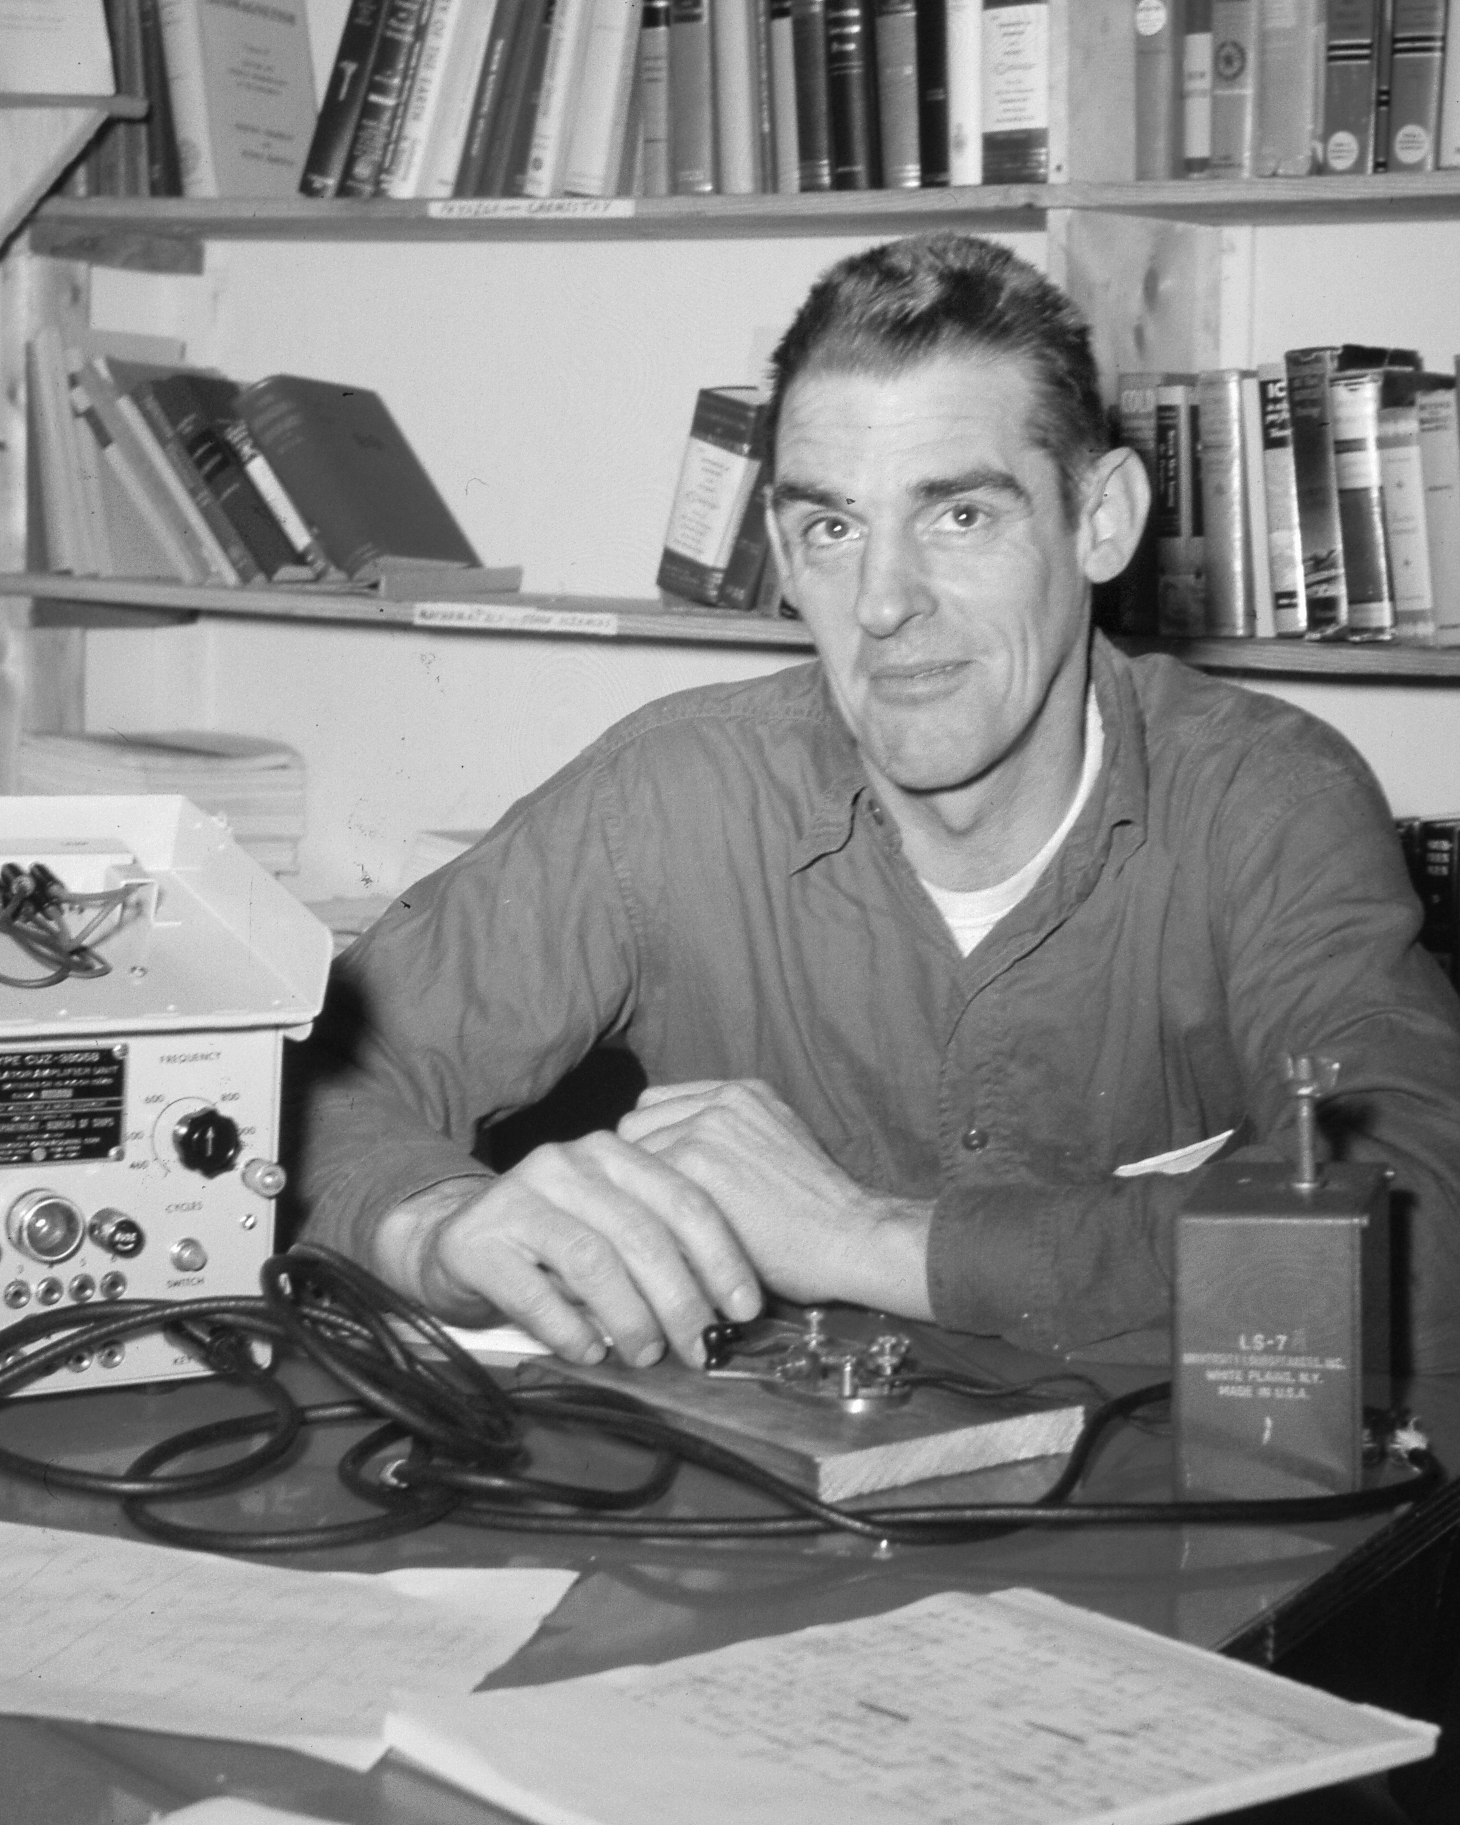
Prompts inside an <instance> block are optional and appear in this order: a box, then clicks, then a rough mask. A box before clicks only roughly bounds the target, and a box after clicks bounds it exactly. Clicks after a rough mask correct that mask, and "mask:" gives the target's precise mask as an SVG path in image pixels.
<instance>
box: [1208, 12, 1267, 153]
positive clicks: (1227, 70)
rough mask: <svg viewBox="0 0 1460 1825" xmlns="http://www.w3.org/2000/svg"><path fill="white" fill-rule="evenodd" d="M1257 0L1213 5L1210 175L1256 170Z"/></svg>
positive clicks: (1258, 42)
mask: <svg viewBox="0 0 1460 1825" xmlns="http://www.w3.org/2000/svg"><path fill="white" fill-rule="evenodd" d="M1260 50H1261V38H1260V34H1259V32H1258V24H1257V0H1214V3H1213V6H1212V167H1211V169H1212V176H1213V177H1251V176H1252V175H1253V172H1254V171H1255V170H1256V168H1257V162H1256V161H1257V60H1258V56H1259V53H1260Z"/></svg>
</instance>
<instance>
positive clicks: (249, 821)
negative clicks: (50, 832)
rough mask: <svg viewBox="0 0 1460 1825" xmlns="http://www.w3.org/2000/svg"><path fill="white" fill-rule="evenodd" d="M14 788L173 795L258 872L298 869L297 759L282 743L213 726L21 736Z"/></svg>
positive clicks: (300, 772) (300, 778)
mask: <svg viewBox="0 0 1460 1825" xmlns="http://www.w3.org/2000/svg"><path fill="white" fill-rule="evenodd" d="M20 790H21V791H22V792H33V793H40V794H45V795H56V796H59V797H71V796H73V795H80V796H90V795H92V794H98V793H99V794H105V795H112V794H119V795H122V796H130V795H133V794H139V793H153V792H163V793H180V794H181V795H182V797H184V798H187V799H191V800H192V802H193V803H194V804H195V805H198V806H200V807H201V808H202V809H203V810H204V811H211V812H212V813H213V814H214V815H215V816H217V817H221V818H224V819H226V820H227V823H228V827H229V829H230V830H231V831H232V832H233V835H234V837H235V838H236V839H237V841H238V843H239V845H240V847H241V848H244V849H246V850H247V851H248V852H249V854H250V855H251V856H252V857H253V858H254V860H255V861H256V862H259V863H261V864H262V866H263V867H265V868H268V869H270V870H272V872H273V873H274V874H295V873H297V872H298V868H299V843H300V839H301V838H302V837H303V835H304V762H303V760H302V759H301V758H300V756H299V755H298V754H296V753H295V752H294V750H293V749H292V748H287V747H285V746H284V744H283V743H282V742H277V741H266V740H263V739H261V738H259V737H257V736H252V735H229V734H225V733H223V732H221V731H220V730H216V729H205V730H196V731H195V730H181V731H171V730H169V731H166V732H164V733H160V734H153V733H145V734H142V733H138V734H113V735H24V736H22V737H21V744H20Z"/></svg>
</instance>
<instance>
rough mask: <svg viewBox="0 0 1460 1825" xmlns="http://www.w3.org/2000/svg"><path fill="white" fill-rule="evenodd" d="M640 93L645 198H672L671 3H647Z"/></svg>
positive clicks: (657, 0) (649, 0) (648, 0)
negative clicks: (642, 119) (670, 121)
mask: <svg viewBox="0 0 1460 1825" xmlns="http://www.w3.org/2000/svg"><path fill="white" fill-rule="evenodd" d="M771 29H772V31H774V29H775V27H774V25H772V28H771ZM639 94H640V96H641V97H642V103H643V110H644V195H645V196H669V195H670V194H671V192H672V185H671V183H670V175H671V174H670V168H669V0H644V16H643V24H642V26H641V28H640V32H639Z"/></svg>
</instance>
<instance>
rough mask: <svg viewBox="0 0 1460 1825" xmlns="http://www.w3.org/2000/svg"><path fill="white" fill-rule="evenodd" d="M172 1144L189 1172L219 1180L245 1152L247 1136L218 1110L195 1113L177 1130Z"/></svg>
mask: <svg viewBox="0 0 1460 1825" xmlns="http://www.w3.org/2000/svg"><path fill="white" fill-rule="evenodd" d="M172 1144H173V1146H174V1147H175V1148H176V1149H177V1157H178V1158H179V1159H180V1160H181V1161H182V1163H183V1165H184V1166H186V1167H187V1169H188V1171H189V1172H200V1173H202V1175H203V1177H204V1178H205V1179H216V1178H217V1177H218V1176H219V1175H220V1174H221V1173H225V1172H227V1171H228V1169H229V1167H230V1166H231V1165H232V1164H233V1163H234V1161H235V1160H236V1159H237V1158H238V1156H239V1154H240V1153H241V1152H242V1151H243V1136H242V1135H241V1134H240V1133H239V1132H238V1123H237V1122H235V1121H232V1120H230V1118H229V1117H228V1116H226V1115H223V1114H221V1113H220V1112H219V1111H218V1110H217V1109H195V1110H194V1111H193V1113H192V1114H191V1115H185V1116H184V1117H183V1118H182V1120H181V1121H180V1122H179V1123H178V1124H177V1126H176V1127H175V1128H174V1129H173V1131H172Z"/></svg>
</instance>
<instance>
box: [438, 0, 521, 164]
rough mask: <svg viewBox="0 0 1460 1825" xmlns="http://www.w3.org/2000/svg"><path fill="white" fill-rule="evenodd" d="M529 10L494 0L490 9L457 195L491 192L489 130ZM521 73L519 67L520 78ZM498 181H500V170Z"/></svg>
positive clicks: (501, 105)
mask: <svg viewBox="0 0 1460 1825" xmlns="http://www.w3.org/2000/svg"><path fill="white" fill-rule="evenodd" d="M532 12H533V9H532V8H531V7H529V6H526V5H525V4H524V0H497V5H496V7H495V8H494V9H493V13H492V23H491V27H490V29H489V30H488V32H487V43H486V49H485V50H484V51H483V53H482V62H481V68H480V69H479V70H478V71H477V80H476V88H475V90H474V91H473V94H472V102H471V114H470V117H469V119H468V122H467V129H466V138H465V140H464V141H463V143H462V148H461V162H460V164H459V165H458V166H457V168H456V182H455V185H454V186H453V190H454V194H455V195H457V196H489V195H492V194H494V193H493V192H491V191H490V190H488V189H486V188H485V187H484V185H483V179H484V177H485V174H486V170H487V159H488V154H489V152H490V150H491V148H492V133H493V129H494V127H495V126H496V125H497V123H499V122H500V120H501V118H502V115H503V113H504V111H505V110H506V108H507V97H508V95H509V93H510V90H509V89H508V87H507V80H508V72H509V71H510V70H511V68H512V58H513V55H514V50H515V47H516V44H517V39H518V27H519V26H520V25H521V24H522V22H523V20H524V19H526V18H527V17H528V16H529V15H530V14H531V13H532ZM520 75H521V72H520V68H519V71H518V77H519V80H520ZM502 137H503V136H502V135H501V134H499V135H498V138H499V140H500V139H501V138H502ZM505 162H506V154H505V153H503V155H502V158H501V160H500V161H499V164H505ZM497 181H498V183H500V182H501V177H500V172H499V175H498V178H497Z"/></svg>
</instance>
